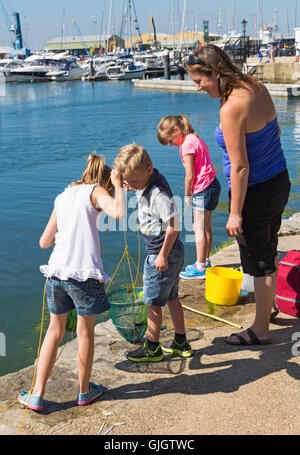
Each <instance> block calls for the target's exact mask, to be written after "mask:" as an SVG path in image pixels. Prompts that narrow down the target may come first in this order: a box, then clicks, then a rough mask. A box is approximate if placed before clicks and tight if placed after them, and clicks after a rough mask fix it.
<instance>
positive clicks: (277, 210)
mask: <svg viewBox="0 0 300 455" xmlns="http://www.w3.org/2000/svg"><path fill="white" fill-rule="evenodd" d="M184 67H185V69H186V71H187V72H188V73H189V75H190V77H191V79H192V80H193V81H194V82H195V84H196V87H197V90H199V91H206V92H207V93H208V95H209V96H210V97H211V98H220V100H221V107H220V125H219V126H218V127H217V129H216V132H215V138H216V141H217V143H218V144H219V145H220V147H221V148H222V149H223V167H224V174H225V176H226V177H227V181H228V189H229V207H230V209H229V218H228V222H227V225H226V230H227V233H228V235H229V236H230V237H235V238H236V239H237V242H238V244H239V248H240V255H241V263H242V266H243V270H244V272H245V273H248V274H249V275H252V276H254V287H255V298H256V316H255V320H254V322H253V324H252V326H251V328H249V329H248V330H246V331H243V332H241V333H238V334H232V335H231V336H230V337H227V338H226V339H225V341H226V342H227V343H229V344H233V345H250V344H269V343H271V338H270V332H269V322H270V314H271V310H272V305H273V302H274V295H275V289H276V278H277V268H278V257H277V244H278V231H279V228H280V224H281V218H282V214H283V211H284V208H285V205H286V203H287V201H288V197H289V191H290V182H289V176H288V172H287V166H286V160H285V157H284V154H283V151H282V148H281V141H280V134H281V132H280V127H279V124H278V122H277V116H276V111H275V107H274V104H273V101H272V99H271V97H270V95H269V92H268V90H267V89H266V87H265V86H264V84H262V83H261V82H259V81H258V80H257V79H256V78H255V77H253V76H249V75H244V74H243V73H242V72H241V71H240V70H239V68H238V67H237V66H236V65H235V64H234V63H233V62H232V60H231V59H230V57H229V56H228V55H227V54H226V52H224V51H223V50H222V49H220V48H219V47H217V46H215V45H212V44H208V45H206V46H203V47H202V48H199V49H197V50H195V51H194V52H193V54H192V55H190V56H189V57H188V58H187V59H186V61H185V64H184Z"/></svg>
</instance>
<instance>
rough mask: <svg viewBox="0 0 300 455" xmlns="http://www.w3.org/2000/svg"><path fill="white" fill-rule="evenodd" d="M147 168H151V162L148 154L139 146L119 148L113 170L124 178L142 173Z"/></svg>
mask: <svg viewBox="0 0 300 455" xmlns="http://www.w3.org/2000/svg"><path fill="white" fill-rule="evenodd" d="M149 166H152V160H151V158H150V156H149V154H148V152H147V151H146V150H145V149H144V148H143V147H142V146H141V145H138V144H135V143H134V144H128V145H124V147H122V148H120V150H119V152H118V155H117V156H116V159H115V161H114V168H115V169H117V170H118V171H119V172H120V174H122V175H124V177H126V176H127V177H128V176H129V175H131V174H135V173H144V172H146V171H147V169H148V168H149Z"/></svg>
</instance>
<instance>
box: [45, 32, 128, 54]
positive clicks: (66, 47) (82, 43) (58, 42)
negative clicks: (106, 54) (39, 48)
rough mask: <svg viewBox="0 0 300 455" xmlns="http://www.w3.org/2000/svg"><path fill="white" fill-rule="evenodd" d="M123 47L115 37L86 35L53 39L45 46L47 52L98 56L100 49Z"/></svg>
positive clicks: (122, 41)
mask: <svg viewBox="0 0 300 455" xmlns="http://www.w3.org/2000/svg"><path fill="white" fill-rule="evenodd" d="M116 47H121V48H123V47H125V46H124V40H123V39H122V38H120V37H119V36H117V35H101V36H100V35H86V36H66V37H63V38H62V37H61V36H60V37H57V38H53V39H51V40H50V41H47V43H46V44H45V50H47V51H54V52H55V51H72V52H74V53H76V54H78V55H84V54H86V50H88V51H89V53H90V54H93V53H95V54H98V53H99V51H100V50H101V49H108V50H109V51H111V50H113V49H114V48H116Z"/></svg>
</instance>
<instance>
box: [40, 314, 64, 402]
mask: <svg viewBox="0 0 300 455" xmlns="http://www.w3.org/2000/svg"><path fill="white" fill-rule="evenodd" d="M67 317H68V313H64V314H53V313H50V324H49V327H48V330H47V333H46V335H45V338H44V341H43V344H42V347H41V352H40V355H39V361H38V367H37V375H36V381H35V386H34V389H33V391H32V395H34V396H41V397H42V396H43V395H44V393H45V388H46V383H47V380H48V378H49V376H50V374H51V371H52V369H53V366H54V363H55V360H56V357H57V350H58V347H59V344H60V343H61V341H62V339H63V337H64V334H65V331H66V322H67Z"/></svg>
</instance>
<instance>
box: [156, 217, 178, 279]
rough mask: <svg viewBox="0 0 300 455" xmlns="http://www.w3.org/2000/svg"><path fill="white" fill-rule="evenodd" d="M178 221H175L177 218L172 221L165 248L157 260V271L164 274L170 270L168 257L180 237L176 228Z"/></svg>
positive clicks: (166, 236) (162, 248) (168, 229)
mask: <svg viewBox="0 0 300 455" xmlns="http://www.w3.org/2000/svg"><path fill="white" fill-rule="evenodd" d="M177 221H178V220H176V219H175V217H173V218H171V219H170V222H169V226H168V228H167V230H166V235H165V240H164V243H163V246H162V247H161V250H160V252H159V254H158V256H157V258H156V259H155V262H154V264H155V267H156V268H157V270H159V271H160V272H164V271H165V270H168V268H169V266H168V256H169V254H170V251H171V249H172V247H173V245H174V243H175V241H176V239H177V236H178V230H177V229H176V228H175V225H176V222H177Z"/></svg>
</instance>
